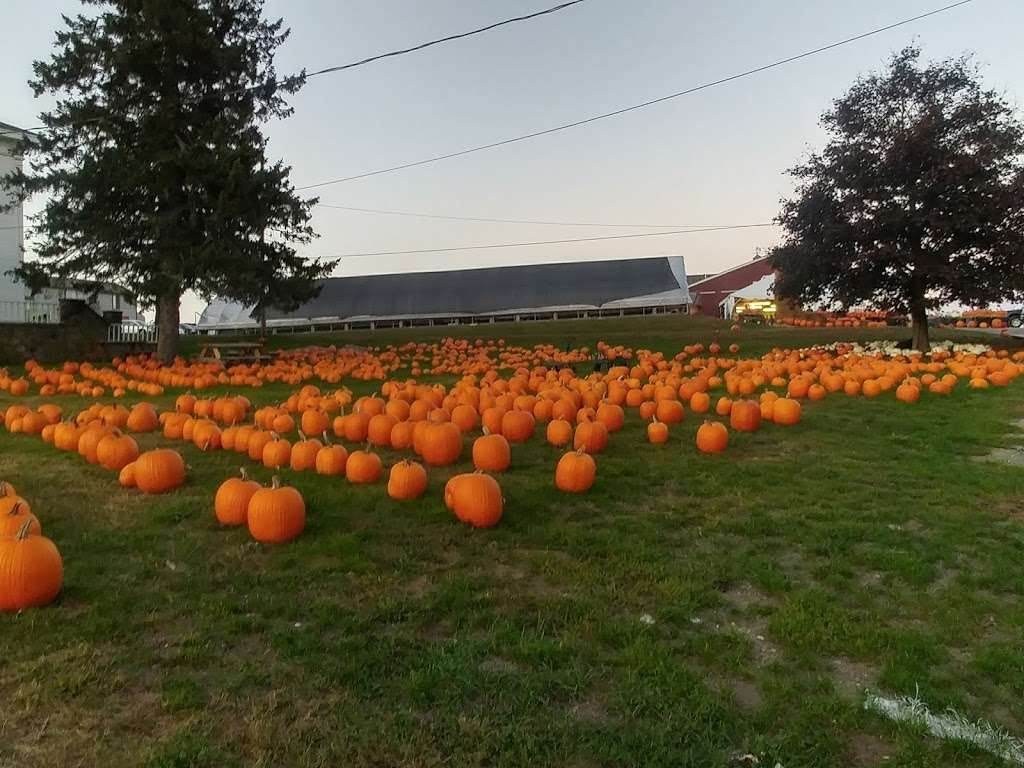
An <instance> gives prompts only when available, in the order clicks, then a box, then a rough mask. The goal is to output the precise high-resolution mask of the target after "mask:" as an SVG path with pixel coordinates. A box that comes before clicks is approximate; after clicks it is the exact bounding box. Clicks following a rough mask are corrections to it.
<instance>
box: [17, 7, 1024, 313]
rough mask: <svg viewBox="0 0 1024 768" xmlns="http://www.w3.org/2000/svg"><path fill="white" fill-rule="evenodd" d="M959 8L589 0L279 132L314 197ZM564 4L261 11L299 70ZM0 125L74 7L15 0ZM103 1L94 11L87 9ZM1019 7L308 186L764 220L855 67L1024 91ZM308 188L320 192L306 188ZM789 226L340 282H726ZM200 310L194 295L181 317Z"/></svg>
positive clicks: (331, 249) (359, 85)
mask: <svg viewBox="0 0 1024 768" xmlns="http://www.w3.org/2000/svg"><path fill="white" fill-rule="evenodd" d="M946 2H948V0H858V1H857V2H849V1H848V0H827V1H824V0H772V1H768V0H762V1H761V2H755V1H754V0H717V1H716V2H709V1H708V0H629V1H627V0H587V2H584V3H580V4H579V5H577V6H573V7H572V8H570V9H567V10H565V11H562V12H560V13H557V14H553V15H548V16H544V17H541V18H539V19H536V20H533V21H527V22H523V23H521V24H515V25H510V26H506V27H502V28H500V29H498V30H495V31H493V32H488V33H485V34H483V35H479V36H477V37H474V38H470V39H467V40H460V41H456V42H453V43H450V44H446V45H442V46H438V47H435V48H432V49H429V50H426V51H423V52H418V53H413V54H410V55H407V56H401V57H397V58H394V59H389V60H385V61H381V62H377V63H374V64H370V65H368V66H364V67H360V68H357V69H354V70H351V71H347V72H342V73H338V74H333V75H326V76H324V77H319V78H315V79H313V80H311V81H310V82H309V83H308V85H307V86H306V87H305V88H304V89H303V90H302V91H301V92H300V93H299V94H297V95H296V96H295V97H294V98H293V101H292V103H293V105H294V107H295V114H294V116H292V117H291V118H290V119H288V120H287V121H284V122H279V123H278V122H275V123H272V124H270V125H269V126H268V127H267V131H268V133H269V135H270V137H271V143H270V148H271V152H272V154H273V155H274V156H276V157H281V158H283V159H284V160H285V161H286V162H287V163H289V164H291V165H292V166H293V167H294V171H293V179H294V181H295V183H296V184H297V185H299V186H301V185H305V184H312V183H316V182H320V181H323V180H326V179H332V178H337V177H340V176H349V175H353V174H358V173H361V172H365V171H370V170H374V169H377V168H383V167H387V166H391V165H396V164H400V163H404V162H408V161H414V160H417V159H420V158H423V157H427V156H432V155H437V154H443V153H446V152H451V151H456V150H459V149H462V148H465V147H469V146H473V145H477V144H483V143H489V142H491V141H496V140H500V139H503V138H507V137H511V136H515V135H518V134H522V133H528V132H532V131H536V130H540V129H544V128H546V127H549V126H553V125H557V124H560V123H565V122H571V121H574V120H578V119H581V118H585V117H588V116H590V115H594V114H598V113H601V112H607V111H610V110H613V109H617V108H620V107H623V106H627V105H630V104H634V103H637V102H641V101H644V100H647V99H651V98H656V97H658V96H661V95H664V94H667V93H671V92H674V91H679V90H682V89H684V88H687V87H690V86H693V85H698V84H700V83H702V82H706V81H709V80H715V79H718V78H720V77H723V76H728V75H730V74H733V73H736V72H739V71H742V70H745V69H749V68H751V67H755V66H759V65H762V64H765V63H768V62H771V61H775V60H777V59H781V58H785V57H787V56H790V55H793V54H796V53H799V52H802V51H805V50H808V49H811V48H816V47H818V46H821V45H824V44H828V43H831V42H835V41H837V40H840V39H842V38H845V37H849V36H852V35H855V34H858V33H861V32H865V31H868V30H870V29H872V28H875V27H879V26H883V25H885V24H889V23H892V22H894V21H898V20H900V19H903V18H906V17H909V16H914V15H916V14H918V13H922V12H925V11H928V10H932V9H935V8H937V7H940V6H942V5H945V4H946ZM554 4H555V0H529V1H524V2H513V1H512V0H502V1H500V2H499V1H498V0H491V1H490V2H481V1H480V0H361V1H360V2H351V1H344V0H267V4H266V10H267V14H268V15H269V16H274V17H276V16H283V17H284V19H285V21H286V23H287V25H288V26H290V27H291V30H292V36H291V38H290V39H289V40H288V42H287V43H286V44H285V45H284V46H283V47H282V49H281V50H280V52H279V55H278V62H277V63H278V70H279V72H281V73H288V72H292V71H295V70H298V69H300V68H302V67H305V68H306V69H308V70H314V69H319V68H322V67H326V66H330V65H335V64H342V63H346V62H349V61H353V60H357V59H360V58H363V57H365V56H369V55H373V54H375V53H380V52H383V51H387V50H391V49H394V48H399V47H405V46H408V45H411V44H416V43H419V42H422V41H425V40H427V39H431V38H435V37H441V36H445V35H448V34H452V33H455V32H460V31H463V30H466V29H469V28H472V27H476V26H482V25H484V24H487V23H491V22H494V21H497V20H500V19H503V18H506V17H508V16H512V15H519V14H522V13H528V12H531V11H535V10H539V9H542V8H545V7H548V6H551V5H554ZM2 5H3V20H4V21H3V24H4V30H5V32H4V35H3V44H2V45H0V72H3V78H0V121H3V122H8V123H13V124H15V125H35V124H36V123H37V117H36V115H37V113H38V112H39V111H40V109H41V108H42V107H43V106H45V104H43V103H41V102H40V101H36V100H35V99H33V96H32V92H31V90H30V89H29V88H28V86H27V85H26V80H27V79H28V78H29V76H30V74H31V63H32V60H33V59H37V58H41V57H46V56H47V55H48V53H49V50H50V47H51V45H52V42H53V36H54V32H55V30H56V29H57V28H58V27H59V26H60V24H61V21H60V14H61V13H62V12H63V13H68V12H76V11H77V9H78V7H79V4H78V2H76V1H75V0H3V4H2ZM87 10H88V9H87ZM1022 29H1024V1H1022V0H974V2H973V3H971V4H969V5H966V6H963V7H961V8H957V9H954V10H952V11H949V12H947V13H943V14H940V15H938V16H934V17H931V18H929V19H925V20H922V21H919V22H916V23H914V24H911V25H908V26H905V27H901V28H899V29H896V30H892V31H889V32H885V33H883V34H880V35H878V36H876V37H872V38H870V39H867V40H862V41H859V42H855V43H852V44H850V45H847V46H844V47H842V48H839V49H837V50H832V51H828V52H825V53H822V54H820V55H817V56H814V57H812V58H809V59H805V60H802V61H799V62H795V63H793V64H789V65H786V66H784V67H781V68H778V69H775V70H772V71H769V72H765V73H762V74H758V75H755V76H752V77H749V78H745V79H742V80H739V81H737V82H733V83H728V84H726V85H723V86H720V87H716V88H713V89H710V90H707V91H703V92H700V93H697V94H694V95H691V96H685V97H683V98H680V99H676V100H674V101H671V102H667V103H663V104H659V105H655V106H653V107H650V108H648V109H645V110H641V111H638V112H634V113H630V114H627V115H623V116H621V117H616V118H611V119H608V120H603V121H600V122H597V123H594V124H591V125H586V126H583V127H580V128H576V129H572V130H568V131H564V132H561V133H558V134H555V135H550V136H544V137H540V138H537V139H534V140H530V141H526V142H522V143H519V144H515V145H512V146H506V147H501V148H497V149H493V150H487V151H484V152H480V153H477V154H473V155H469V156H467V157H461V158H456V159H453V160H447V161H444V162H440V163H436V164H434V165H429V166H425V167H420V168H413V169H409V170H405V171H401V172H397V173H392V174H385V175H381V176H376V177H373V178H368V179H362V180H358V181H351V182H347V183H343V184H337V185H334V186H329V187H324V188H322V189H318V190H315V193H316V194H318V195H319V196H320V198H321V200H322V201H323V202H326V203H332V204H337V205H344V206H354V207H361V208H378V209H389V210H399V211H413V212H424V213H432V214H440V215H449V216H464V217H484V218H511V219H542V220H556V221H581V222H611V223H619V222H629V223H651V224H659V225H662V224H667V225H716V224H748V223H759V222H767V221H770V220H771V219H772V217H773V216H774V215H775V214H776V212H777V209H778V200H779V198H780V197H782V196H784V195H786V194H788V192H789V190H790V182H789V180H788V178H787V177H786V176H785V173H784V172H785V169H786V168H787V167H789V166H790V165H792V164H793V162H794V161H795V160H796V159H797V158H798V157H799V156H800V155H801V154H802V153H803V152H804V151H806V149H807V148H808V147H813V146H817V145H820V143H821V140H822V134H821V131H820V129H819V127H818V124H817V121H818V117H819V115H820V114H821V112H822V111H823V110H824V109H826V108H827V107H828V105H829V103H830V100H831V99H833V98H835V97H836V96H838V95H840V94H841V93H843V92H844V91H845V90H846V88H847V87H848V86H849V85H850V83H851V82H852V81H853V80H854V78H856V77H857V75H858V74H861V73H865V72H867V71H869V70H872V69H876V68H878V67H879V66H881V64H882V63H883V62H884V60H885V59H886V57H887V56H888V55H889V53H891V52H892V51H894V50H897V49H899V48H901V47H903V46H904V45H906V44H908V43H910V42H913V41H916V42H918V43H919V44H920V45H921V46H922V47H923V49H924V51H925V54H926V56H928V57H929V58H945V57H948V56H952V55H957V54H960V53H962V52H965V51H974V52H976V53H977V55H978V58H979V60H980V61H981V63H982V64H984V65H985V70H984V71H985V76H986V78H987V80H988V82H989V84H990V85H991V86H992V87H995V88H997V89H999V90H1003V91H1005V92H1006V93H1007V95H1008V96H1009V97H1010V98H1011V99H1012V100H1013V101H1014V102H1015V103H1017V104H1020V102H1021V98H1022V96H1024V45H1022V44H1021V30H1022ZM311 194H313V192H311ZM314 223H315V226H316V228H317V231H318V232H319V234H320V239H319V240H317V241H316V242H315V243H314V244H313V245H312V246H310V247H309V248H308V252H310V253H315V254H319V255H326V256H336V255H341V254H347V253H360V252H367V251H391V250H406V249H419V248H441V247H449V246H462V245H472V244H485V243H500V242H513V241H524V240H525V241H531V240H554V239H564V238H569V237H588V236H596V235H607V234H620V233H621V234H626V233H630V232H638V231H643V230H636V229H616V230H613V229H607V228H597V227H565V226H540V225H513V224H493V223H475V222H458V221H439V220H431V219H420V218H412V217H399V216H386V215H378V214H369V213H355V212H348V211H339V210H335V209H329V208H318V209H316V215H315V218H314ZM776 236H777V235H776V233H775V232H774V230H740V231H733V232H708V233H701V234H690V235H679V236H670V237H651V238H636V239H632V240H618V241H615V240H612V241H605V242H591V243H579V244H571V245H557V246H553V245H552V246H539V247H529V248H511V249H501V250H476V251H467V252H456V253H447V254H428V255H416V256H392V257H372V258H349V259H345V260H344V261H342V262H340V264H339V267H338V269H337V270H336V274H365V273H373V272H401V271H413V270H421V269H423V270H433V269H450V268H455V267H464V266H482V265H497V264H512V263H529V262H542V261H568V260H575V259H591V258H614V257H618V256H650V255H657V254H669V253H672V254H682V255H683V256H684V257H685V259H686V266H687V269H688V271H689V272H691V273H695V272H705V271H715V270H718V269H720V268H723V267H727V266H731V265H733V264H736V263H738V262H741V261H744V260H746V259H749V258H751V257H752V256H753V254H754V252H755V249H756V248H758V247H767V246H771V245H772V244H773V243H774V242H775V238H776ZM202 306H203V304H202V302H200V301H199V300H198V299H196V298H195V297H189V298H188V299H187V300H186V302H185V305H184V306H183V308H182V320H183V321H187V320H191V319H193V313H194V312H195V311H198V310H201V308H202Z"/></svg>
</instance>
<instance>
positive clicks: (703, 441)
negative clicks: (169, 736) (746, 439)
mask: <svg viewBox="0 0 1024 768" xmlns="http://www.w3.org/2000/svg"><path fill="white" fill-rule="evenodd" d="M728 446H729V430H728V429H726V428H725V424H722V423H721V422H719V421H710V420H707V421H705V422H704V423H703V424H701V425H700V426H699V427H698V428H697V449H698V450H700V451H701V452H702V453H721V452H722V451H724V450H725V449H726V448H727V447H728Z"/></svg>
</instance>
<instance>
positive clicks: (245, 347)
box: [196, 339, 270, 365]
mask: <svg viewBox="0 0 1024 768" xmlns="http://www.w3.org/2000/svg"><path fill="white" fill-rule="evenodd" d="M196 360H197V361H198V362H200V363H212V362H214V361H219V362H222V363H224V364H225V365H227V364H237V363H262V362H264V361H267V360H270V355H268V354H267V349H266V342H265V341H264V340H262V339H261V340H259V341H212V342H210V343H208V344H204V345H203V348H202V349H201V350H200V351H199V355H198V357H197V358H196Z"/></svg>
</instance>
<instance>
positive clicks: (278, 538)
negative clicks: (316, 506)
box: [246, 477, 306, 544]
mask: <svg viewBox="0 0 1024 768" xmlns="http://www.w3.org/2000/svg"><path fill="white" fill-rule="evenodd" d="M246 519H247V521H248V523H249V533H251V534H252V537H253V538H254V539H256V541H261V542H264V543H267V544H279V543H281V542H284V541H291V540H292V539H294V538H296V537H298V535H299V534H300V533H302V531H303V529H305V527H306V503H305V502H304V501H303V500H302V494H300V493H299V492H298V491H297V490H295V489H294V488H292V487H291V486H287V485H281V483H280V481H279V480H278V478H277V477H275V478H274V480H273V483H272V484H271V486H270V487H269V488H260V489H259V490H258V491H256V492H255V493H253V495H252V497H251V498H250V499H249V506H248V509H247V511H246Z"/></svg>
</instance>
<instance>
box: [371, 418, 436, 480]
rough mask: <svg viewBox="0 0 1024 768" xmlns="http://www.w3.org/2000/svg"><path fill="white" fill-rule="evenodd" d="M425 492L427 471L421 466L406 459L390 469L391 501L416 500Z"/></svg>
mask: <svg viewBox="0 0 1024 768" xmlns="http://www.w3.org/2000/svg"><path fill="white" fill-rule="evenodd" d="M374 418H376V416H375V417H374ZM426 490H427V470H425V469H424V468H423V465H422V464H420V463H418V462H415V461H409V460H408V459H406V460H404V461H400V462H398V463H397V464H395V465H394V466H393V467H391V474H390V475H389V476H388V496H390V497H391V498H392V499H399V500H402V499H418V498H419V497H420V496H422V495H423V494H424V493H425V492H426Z"/></svg>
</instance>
